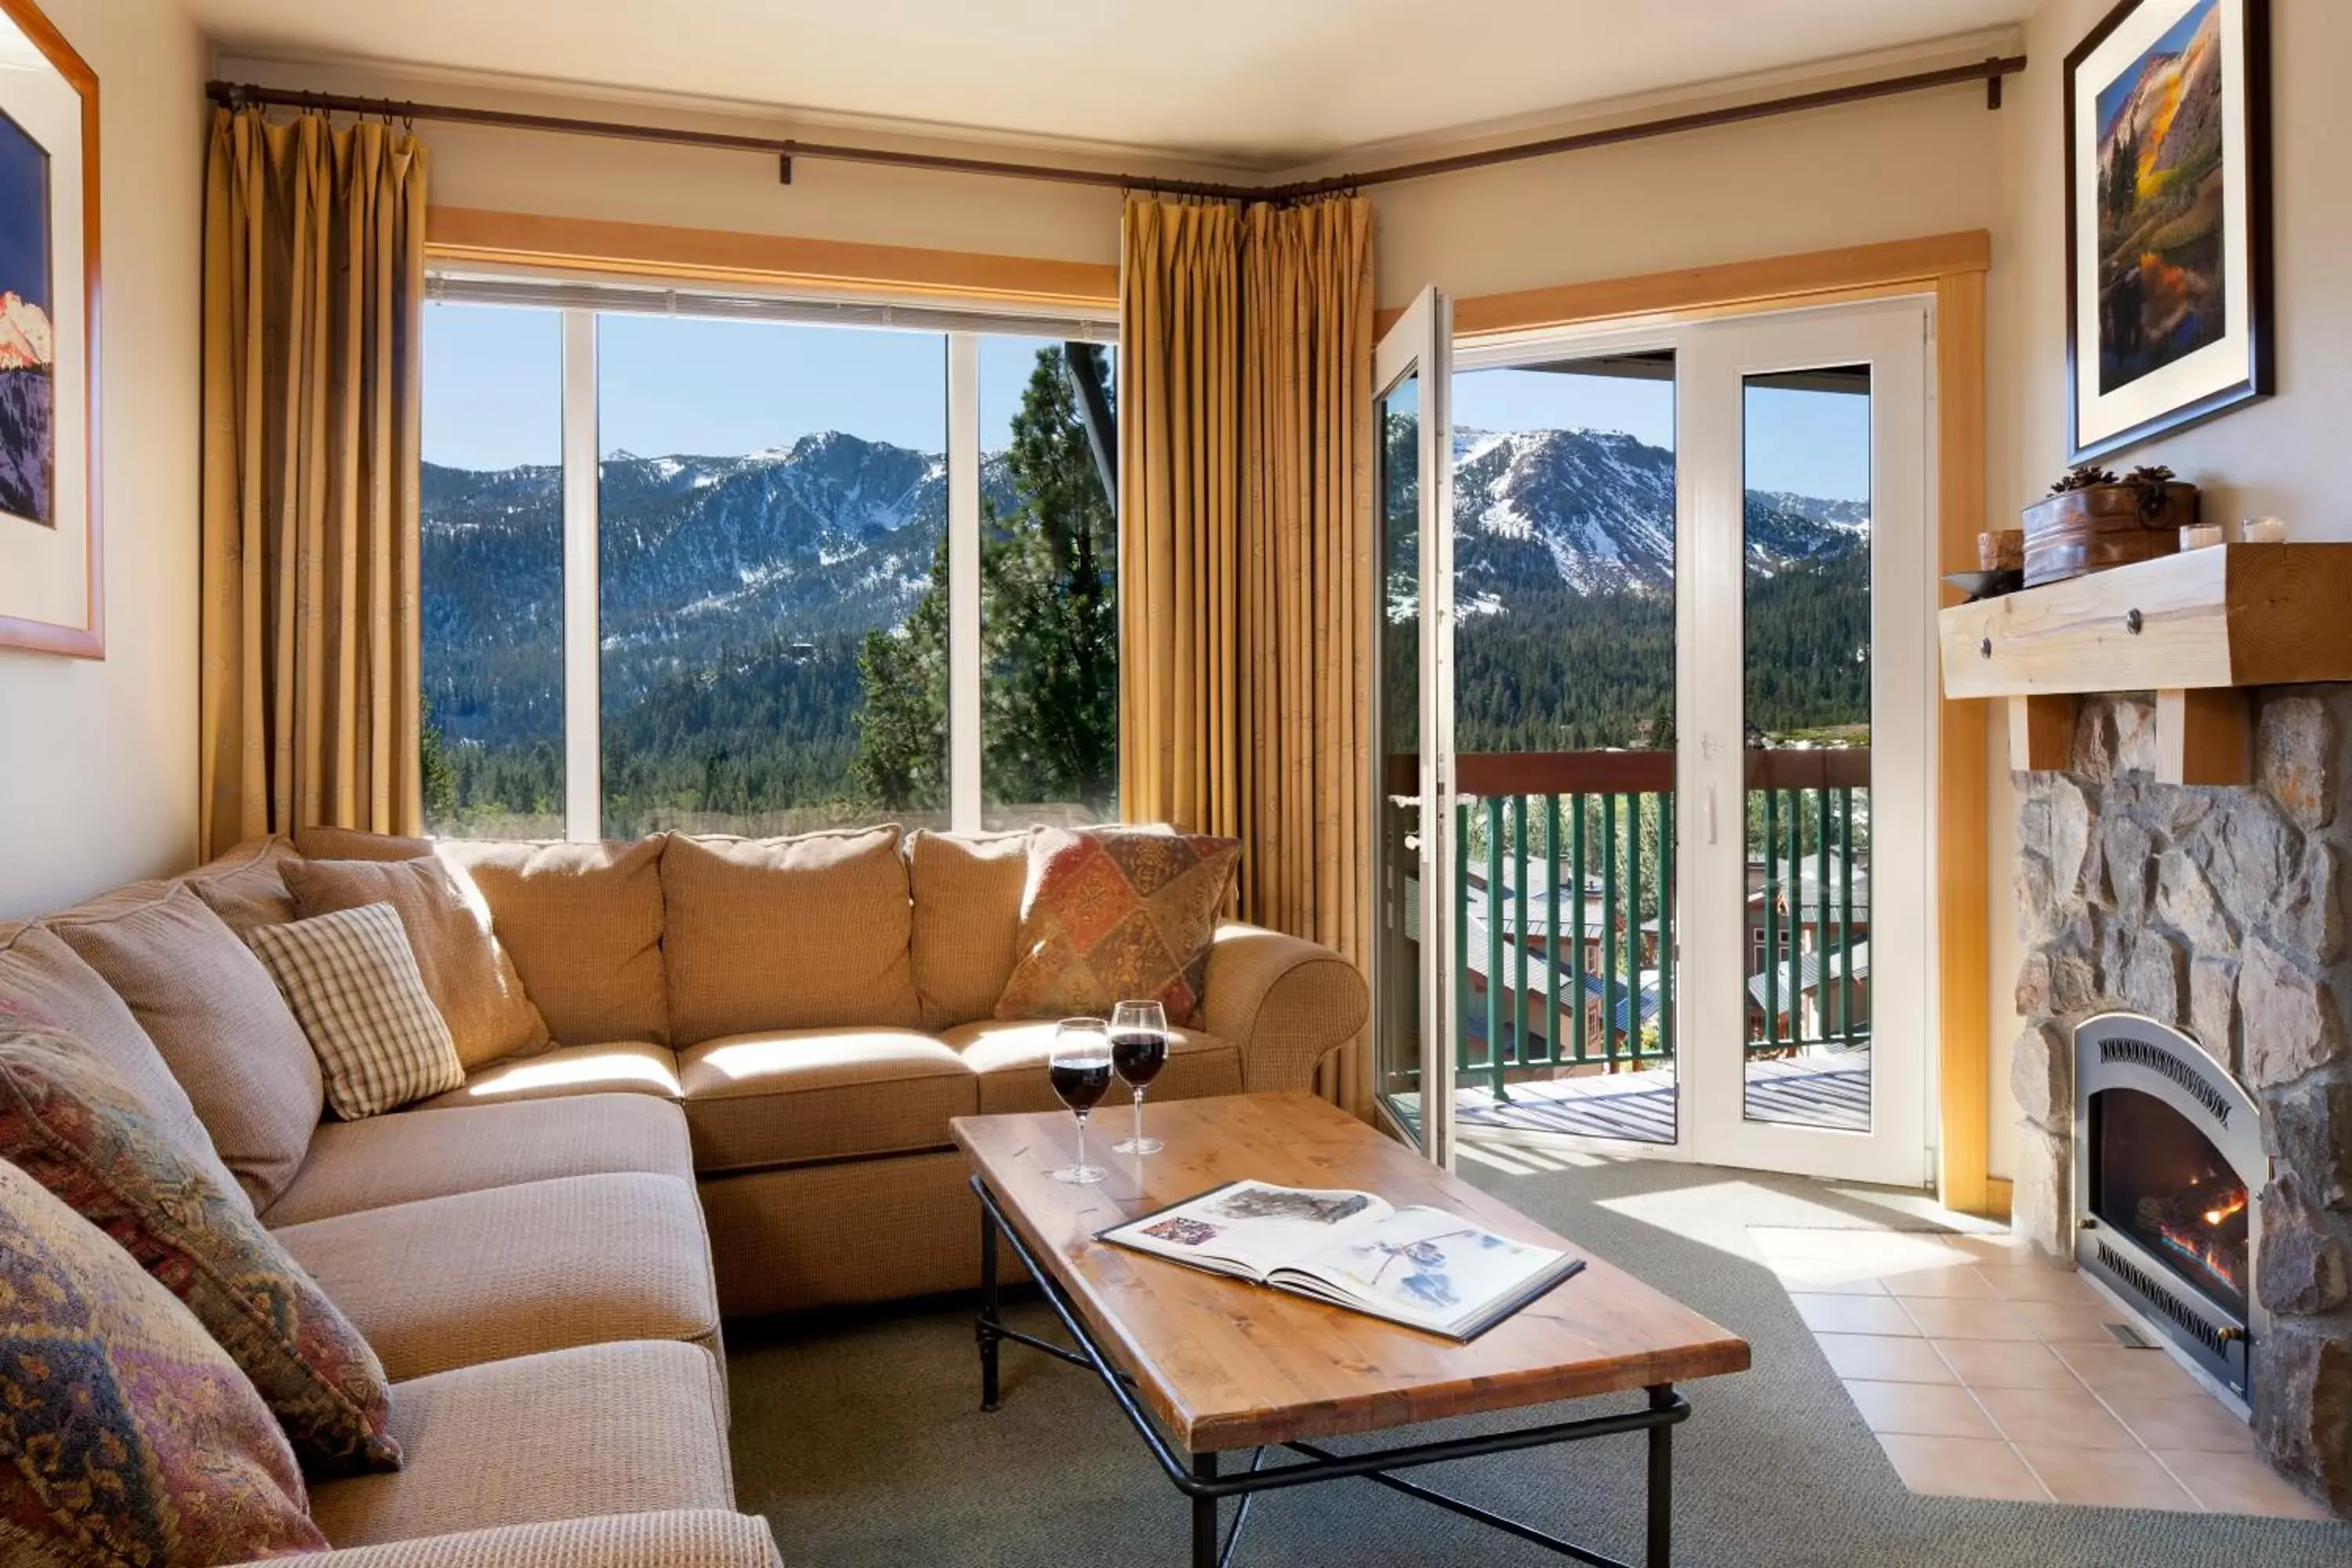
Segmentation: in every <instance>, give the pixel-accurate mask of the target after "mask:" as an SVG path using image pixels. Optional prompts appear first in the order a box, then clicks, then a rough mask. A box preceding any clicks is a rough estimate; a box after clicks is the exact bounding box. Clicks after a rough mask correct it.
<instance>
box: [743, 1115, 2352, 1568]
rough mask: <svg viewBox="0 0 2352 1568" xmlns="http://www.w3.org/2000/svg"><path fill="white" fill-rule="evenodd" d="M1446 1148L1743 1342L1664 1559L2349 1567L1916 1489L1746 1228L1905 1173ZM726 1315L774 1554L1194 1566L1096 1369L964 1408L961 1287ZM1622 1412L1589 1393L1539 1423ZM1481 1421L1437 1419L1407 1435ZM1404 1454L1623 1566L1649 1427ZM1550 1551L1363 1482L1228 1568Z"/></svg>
mask: <svg viewBox="0 0 2352 1568" xmlns="http://www.w3.org/2000/svg"><path fill="white" fill-rule="evenodd" d="M1463 1169H1464V1173H1465V1175H1467V1176H1468V1177H1469V1178H1470V1179H1471V1180H1472V1181H1474V1182H1475V1183H1477V1184H1479V1185H1480V1186H1482V1187H1485V1188H1486V1189H1487V1190H1489V1191H1491V1192H1493V1193H1495V1194H1496V1195H1497V1196H1499V1197H1501V1198H1503V1199H1504V1200H1505V1201H1506V1202H1507V1203H1510V1204H1512V1205H1516V1206H1517V1207H1518V1208H1520V1209H1521V1210H1523V1211H1525V1212H1527V1213H1528V1214H1530V1215H1535V1216H1536V1217H1538V1218H1539V1219H1541V1220H1542V1221H1543V1222H1544V1223H1545V1224H1547V1225H1549V1226H1552V1227H1553V1228H1554V1229H1556V1230H1558V1231H1559V1232H1560V1233H1561V1234H1562V1235H1564V1236H1567V1237H1571V1238H1573V1239H1574V1240H1575V1242H1576V1243H1577V1244H1578V1245H1579V1246H1580V1247H1584V1248H1585V1249H1587V1250H1589V1251H1590V1252H1591V1253H1592V1254H1594V1255H1596V1256H1598V1257H1601V1258H1607V1259H1609V1260H1610V1261H1611V1262H1612V1263H1615V1264H1616V1265H1618V1266H1619V1267H1620V1268H1624V1269H1626V1270H1627V1271H1629V1272H1631V1273H1633V1274H1634V1275H1636V1276H1638V1277H1640V1278H1641V1279H1644V1280H1646V1281H1648V1282H1649V1283H1650V1284H1651V1285H1653V1286H1655V1287H1656V1288H1657V1289H1660V1290H1663V1291H1664V1292H1665V1293H1666V1294H1668V1295H1671V1296H1675V1297H1677V1298H1679V1299H1680V1300H1684V1301H1685V1302H1687V1303H1689V1304H1690V1305H1691V1306H1693V1307H1695V1308H1696V1309H1697V1310H1700V1311H1702V1312H1705V1313H1706V1314H1707V1315H1708V1316H1710V1317H1712V1318H1714V1319H1715V1320H1716V1321H1717V1322H1720V1323H1722V1324H1723V1325H1725V1326H1726V1327H1727V1328H1729V1329H1731V1330H1732V1331H1735V1332H1737V1333H1739V1334H1741V1335H1743V1336H1745V1337H1746V1338H1747V1339H1748V1341H1749V1342H1751V1343H1752V1344H1753V1346H1754V1347H1755V1363H1756V1364H1755V1368H1754V1370H1753V1371H1750V1372H1748V1373H1742V1374H1740V1375H1738V1376H1735V1377H1727V1378H1718V1379H1715V1380H1713V1381H1709V1382H1702V1383H1697V1384H1690V1385H1689V1386H1688V1387H1687V1389H1686V1392H1687V1393H1688V1394H1689V1395H1690V1398H1691V1402H1692V1404H1693V1405H1694V1407H1695V1414H1694V1415H1693V1417H1692V1419H1691V1420H1690V1421H1689V1422H1688V1423H1686V1424H1685V1425H1684V1426H1682V1427H1681V1428H1679V1429H1678V1431H1677V1433H1676V1436H1675V1452H1676V1464H1675V1562H1676V1563H1679V1564H1685V1565H1704V1568H1773V1565H1779V1564H1787V1565H1790V1568H1796V1565H1799V1564H1804V1565H1813V1564H1820V1565H1823V1568H1827V1565H1832V1564H1834V1565H1836V1568H1855V1565H1858V1564H1869V1565H1873V1568H1877V1565H1885V1568H1906V1565H1913V1564H1916V1565H1920V1568H1928V1565H1934V1568H1979V1565H1981V1568H2076V1565H2081V1568H2142V1565H2145V1568H2183V1565H2188V1564H2200V1565H2201V1564H2224V1563H2249V1564H2252V1563H2260V1564H2263V1568H2305V1565H2308V1568H2342V1565H2343V1564H2344V1563H2347V1562H2352V1526H2347V1525H2342V1524H2327V1523H2308V1522H2298V1521H2274V1520H2257V1519H2247V1518H2238V1517H2222V1516H2218V1515H2190V1514H2178V1513H2158V1512H2148V1511H2139V1510H2122V1509H2090V1508H2072V1507H2062V1506H2054V1505H2052V1504H2048V1503H2041V1504H2020V1503H1998V1502H1982V1501H1973V1500H1952V1499H1939V1498H1926V1497H1915V1496H1913V1495H1912V1494H1911V1493H1910V1492H1909V1491H1908V1490H1906V1489H1905V1488H1904V1486H1903V1484H1902V1483H1901V1481H1900V1480H1898V1479H1896V1477H1895V1473H1894V1471H1893V1469H1892V1468H1890V1466H1889V1464H1888V1462H1887V1459H1886V1458H1885V1454H1884V1453H1883V1452H1882V1451H1881V1449H1880V1447H1879V1446H1878V1444H1877V1442H1876V1441H1875V1440H1874V1438H1873V1437H1872V1436H1871V1434H1870V1431H1869V1428H1868V1427H1867V1426H1865V1425H1864V1422H1863V1420H1862V1417H1861V1416H1860V1415H1858V1414H1857V1413H1856V1411H1855V1409H1854V1407H1853V1404H1852V1403H1851V1402H1850V1401H1849V1400H1848V1399H1847V1398H1846V1396H1845V1394H1844V1392H1843V1389H1842V1387H1841V1386H1840V1384H1839V1382H1838V1379H1837V1378H1836V1376H1835V1375H1834V1374H1833V1373H1832V1372H1831V1370H1830V1368H1829V1366H1828V1364H1827V1363H1825V1362H1824V1361H1823V1360H1822V1353H1821V1351H1820V1350H1819V1348H1818V1347H1817V1345H1816V1344H1815V1342H1814V1340H1813V1336H1812V1334H1811V1332H1810V1331H1808V1330H1807V1329H1806V1327H1805V1325H1804V1323H1803V1322H1802V1321H1801V1320H1800V1319H1799V1317H1798V1315H1797V1312H1796V1310H1795V1309H1794V1308H1793V1307H1792V1306H1791V1305H1790V1300H1789V1297H1788V1295H1787V1293H1786V1292H1785V1291H1784V1290H1783V1289H1781V1287H1780V1282H1779V1281H1778V1280H1777V1279H1775V1278H1774V1276H1773V1275H1772V1274H1771V1273H1770V1272H1769V1271H1768V1270H1767V1269H1766V1268H1765V1267H1764V1266H1763V1264H1762V1263H1761V1262H1759V1260H1758V1258H1756V1256H1755V1254H1754V1251H1753V1248H1752V1244H1751V1243H1750V1242H1749V1241H1748V1237H1747V1230H1748V1227H1749V1226H1812V1227H1823V1226H1853V1227H1855V1228H1863V1229H1877V1228H1886V1229H1918V1228H1922V1227H1924V1226H1930V1225H1933V1224H1934V1223H1936V1220H1935V1213H1934V1211H1933V1209H1932V1207H1931V1206H1930V1205H1927V1204H1926V1203H1925V1202H1924V1201H1923V1200H1922V1199H1921V1198H1919V1196H1918V1195H1917V1194H1896V1193H1888V1192H1883V1191H1877V1190H1873V1189H1864V1188H1853V1187H1840V1186H1831V1185H1827V1184H1818V1183H1811V1182H1804V1181H1799V1180H1794V1179H1789V1178H1780V1177H1771V1176H1759V1175H1756V1174H1753V1173H1746V1172H1736V1171H1727V1170H1719V1169H1715V1168H1712V1167H1708V1166H1702V1165H1688V1164H1674V1163H1664V1162H1641V1161H1625V1162H1578V1161H1571V1160H1560V1159H1548V1158H1545V1157H1543V1156H1541V1155H1539V1154H1532V1155H1525V1156H1521V1155H1515V1154H1512V1153H1510V1152H1507V1151H1500V1150H1497V1151H1496V1152H1495V1153H1494V1155H1493V1157H1491V1158H1486V1159H1483V1160H1478V1159H1473V1160H1465V1163H1464V1165H1463ZM1562 1288H1563V1289H1573V1281H1570V1284H1569V1285H1568V1286H1564V1287H1562ZM1021 1317H1022V1321H1023V1326H1024V1327H1030V1328H1033V1329H1035V1330H1037V1331H1041V1332H1042V1331H1044V1330H1045V1326H1046V1325H1047V1324H1048V1323H1049V1322H1050V1319H1049V1317H1048V1315H1047V1314H1046V1312H1045V1310H1044V1309H1043V1308H1042V1307H1041V1306H1036V1305H1034V1304H1032V1305H1029V1306H1027V1307H1025V1308H1024V1309H1023V1310H1022V1313H1021ZM729 1332H730V1338H729V1349H730V1373H731V1383H732V1388H733V1394H732V1405H733V1411H734V1453H735V1472H736V1478H737V1489H738V1492H739V1501H740V1506H741V1507H742V1508H743V1509H745V1510H749V1511H751V1512H755V1513H761V1514H764V1515H765V1516H766V1517H767V1518H768V1520H769V1521H770V1523H771V1524H772V1526H773V1528H774V1530H775V1533H776V1539H777V1542H778V1544H779V1546H780V1547H781V1548H782V1552H783V1557H784V1561H785V1562H786V1563H822V1564H824V1565H825V1568H905V1565H908V1564H975V1565H1003V1568H1015V1565H1018V1568H1034V1565H1044V1564H1069V1565H1072V1568H1097V1565H1099V1568H1127V1565H1129V1564H1133V1565H1135V1568H1145V1565H1150V1568H1160V1565H1163V1564H1169V1563H1181V1562H1182V1561H1183V1560H1184V1554H1185V1549H1186V1547H1185V1543H1186V1541H1187V1539H1188V1537H1187V1533H1186V1531H1187V1519H1188V1514H1187V1510H1186V1507H1185V1505H1184V1503H1183V1501H1182V1500H1181V1498H1180V1496H1179V1495H1178V1493H1177V1492H1176V1490H1175V1489H1174V1488H1172V1487H1171V1486H1170V1485H1169V1484H1168V1482H1167V1480H1166V1479H1165V1478H1164V1477H1163V1476H1162V1475H1161V1474H1160V1470H1159V1468H1157V1466H1156V1465H1154V1464H1153V1462H1152V1461H1151V1459H1150V1458H1149V1456H1148V1455H1147V1453H1146V1452H1145V1450H1144V1448H1143V1447H1142V1445H1141V1444H1140V1442H1139V1441H1138V1440H1137V1438H1136V1436H1135V1434H1134V1433H1133V1432H1132V1431H1131V1430H1130V1429H1129V1427H1128V1426H1127V1424H1126V1421H1125V1418H1124V1417H1123V1416H1121V1415H1119V1413H1118V1409H1117V1408H1116V1407H1115V1406H1114V1405H1112V1404H1111V1402H1110V1400H1109V1398H1108V1396H1107V1395H1106V1394H1105V1393H1104V1391H1103V1389H1102V1388H1101V1386H1100V1385H1099V1384H1097V1382H1096V1381H1095V1379H1094V1378H1093V1377H1092V1375H1091V1374H1089V1373H1084V1372H1081V1371H1080V1370H1078V1369H1076V1368H1074V1367H1070V1366H1066V1365H1064V1364H1062V1363H1055V1362H1051V1361H1048V1360H1046V1359H1045V1358H1044V1357H1041V1356H1038V1355H1035V1354H1034V1353H1031V1352H1023V1351H1022V1350H1021V1349H1020V1348H1019V1347H1017V1346H1007V1347H1006V1348H1005V1352H1004V1366H1005V1380H1004V1383H1005V1397H1004V1405H1003V1409H1002V1410H1001V1411H999V1412H998V1413H997V1414H995V1415H982V1413H981V1411H980V1409H979V1405H978V1397H979V1391H978V1369H977V1363H976V1359H975V1355H974V1352H973V1348H972V1336H971V1308H970V1306H969V1304H968V1303H952V1304H950V1303H931V1304H929V1305H927V1306H925V1307H922V1308H919V1309H901V1310H889V1311H861V1312H855V1313H835V1314H829V1315H826V1316H824V1317H823V1318H818V1319H803V1320H797V1321H789V1320H787V1321H772V1322H766V1323H758V1324H736V1325H730V1331H729ZM1634 1397H1635V1398H1636V1399H1638V1395H1637V1396H1634ZM1632 1403H1633V1400H1629V1399H1623V1398H1620V1399H1616V1400H1594V1401H1584V1402H1580V1403H1579V1404H1577V1405H1560V1406H1555V1407H1552V1408H1551V1410H1550V1411H1549V1412H1548V1413H1547V1414H1549V1415H1553V1416H1554V1417H1555V1418H1557V1417H1561V1416H1566V1415H1571V1414H1575V1415H1581V1414H1589V1413H1598V1412H1600V1411H1601V1410H1605V1409H1610V1408H1616V1407H1620V1406H1624V1405H1631V1404H1632ZM1475 1426H1476V1423H1471V1422H1451V1423H1444V1424H1441V1425H1438V1426H1430V1427H1424V1428H1420V1429H1417V1434H1416V1435H1434V1434H1436V1433H1439V1432H1457V1431H1464V1430H1470V1429H1474V1428H1475ZM1395 1436H1397V1435H1395V1434H1390V1435H1384V1437H1383V1439H1382V1441H1388V1440H1392V1439H1393V1438H1394V1437H1395ZM1332 1446H1333V1447H1349V1440H1346V1439H1341V1440H1338V1441H1336V1442H1335V1443H1334V1444H1333V1445H1332ZM1416 1475H1417V1477H1418V1479H1422V1480H1423V1481H1425V1482H1428V1483H1430V1484H1433V1485H1437V1486H1440V1487H1442V1488H1444V1489H1447V1490H1451V1491H1453V1492H1454V1493H1456V1494H1457V1495H1460V1496H1462V1497H1464V1498H1466V1499H1468V1500H1472V1501H1475V1502H1477V1503H1479V1504H1481V1505H1483V1506H1486V1507H1488V1508H1491V1509H1495V1510H1499V1511H1503V1512H1506V1513H1510V1514H1513V1515H1516V1516H1518V1517H1521V1518H1524V1519H1526V1520H1527V1521H1529V1522H1531V1523H1534V1524H1536V1525H1538V1526H1539V1527H1541V1528H1543V1529H1546V1530H1549V1531H1554V1532H1556V1533H1559V1534H1560V1535H1563V1536H1565V1537H1567V1538H1569V1539H1570V1540H1576V1541H1580V1542H1585V1543H1587V1544H1589V1545H1591V1546H1592V1547H1594V1548H1596V1549H1598V1550H1600V1551H1601V1552H1607V1553H1609V1554H1610V1555H1612V1556H1614V1557H1618V1558H1621V1559H1623V1560H1625V1561H1627V1562H1635V1563H1638V1562H1639V1561H1640V1560H1641V1521H1642V1506H1643V1504H1642V1499H1643V1444H1642V1440H1641V1439H1639V1438H1637V1437H1627V1438H1621V1439H1610V1440H1605V1441H1598V1442H1590V1443H1579V1444H1574V1445H1571V1446H1569V1447H1559V1448H1549V1449H1537V1450H1533V1451H1530V1452H1528V1453H1523V1454H1510V1455H1502V1456H1496V1457H1490V1458H1481V1459H1474V1460H1468V1461H1463V1462H1458V1463H1454V1464H1450V1465H1445V1466H1440V1467H1435V1468H1430V1469H1426V1470H1423V1471H1419V1472H1416ZM1230 1506H1231V1505H1228V1509H1229V1510H1230ZM1561 1561H1562V1559H1559V1558H1557V1557H1553V1556H1551V1555H1549V1554H1548V1553H1545V1552H1539V1551H1538V1550H1537V1549H1535V1548H1533V1547H1531V1546H1528V1545H1525V1544H1523V1543H1521V1542H1516V1541H1514V1540H1511V1539H1509V1538H1507V1537H1506V1536H1503V1535H1500V1534H1497V1533H1496V1532H1494V1531H1488V1530H1485V1529H1481V1528H1479V1527H1477V1526H1475V1525H1474V1524H1471V1523H1469V1522H1467V1521H1462V1520H1459V1519H1456V1518H1454V1517H1453V1516H1451V1515H1448V1514H1445V1513H1442V1512H1440V1511H1438V1510H1433V1509H1431V1508H1428V1507H1426V1506H1425V1505H1423V1504H1420V1503H1416V1502H1413V1501H1412V1500H1409V1499H1406V1498H1402V1497H1400V1496H1398V1495H1396V1494H1394V1493H1392V1492H1390V1491H1388V1490H1387V1489H1383V1488H1381V1487H1379V1486H1376V1485H1374V1484H1372V1483H1370V1482H1356V1481H1349V1482H1333V1483H1328V1484H1324V1485H1318V1486H1314V1487H1307V1488H1302V1489H1296V1490H1291V1491H1286V1492H1278V1493H1274V1494H1270V1495H1267V1496H1265V1497H1263V1498H1261V1499H1260V1500H1258V1502H1257V1504H1256V1505H1255V1509H1254V1510H1253V1511H1252V1514H1251V1519H1250V1524H1249V1531H1248V1534H1247V1535H1246V1537H1245V1538H1244V1541H1243V1542H1242V1545H1241V1548H1240V1550H1239V1552H1237V1553H1236V1554H1235V1557H1234V1563H1235V1565H1236V1568H1256V1565H1260V1564H1266V1565H1271V1564H1277V1563H1279V1564H1300V1565H1305V1564H1322V1563H1329V1564H1347V1565H1349V1568H1371V1565H1375V1564H1379V1565H1388V1564H1394V1565H1397V1568H1406V1565H1412V1568H1447V1565H1460V1568H1516V1565H1517V1564H1523V1563H1525V1564H1535V1563H1559V1562H1561Z"/></svg>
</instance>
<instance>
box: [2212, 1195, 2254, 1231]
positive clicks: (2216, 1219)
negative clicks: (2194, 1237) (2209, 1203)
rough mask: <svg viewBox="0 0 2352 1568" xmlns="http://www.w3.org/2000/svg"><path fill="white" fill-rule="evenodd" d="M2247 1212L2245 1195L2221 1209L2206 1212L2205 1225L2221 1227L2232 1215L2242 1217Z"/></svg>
mask: <svg viewBox="0 0 2352 1568" xmlns="http://www.w3.org/2000/svg"><path fill="white" fill-rule="evenodd" d="M2245 1212H2246V1200H2245V1197H2244V1195H2243V1194H2240V1195H2239V1196H2237V1197H2235V1198H2232V1199H2231V1201H2230V1202H2229V1203H2228V1204H2226V1205H2223V1206H2222V1207H2221V1208H2218V1209H2207V1210H2206V1211H2205V1223H2206V1224H2207V1225H2220V1224H2221V1222H2222V1221H2223V1220H2225V1219H2228V1218H2230V1217H2231V1215H2242V1214H2243V1213H2245Z"/></svg>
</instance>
